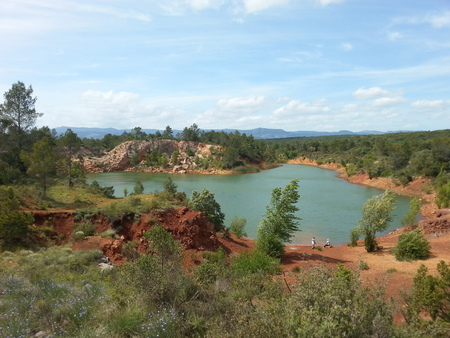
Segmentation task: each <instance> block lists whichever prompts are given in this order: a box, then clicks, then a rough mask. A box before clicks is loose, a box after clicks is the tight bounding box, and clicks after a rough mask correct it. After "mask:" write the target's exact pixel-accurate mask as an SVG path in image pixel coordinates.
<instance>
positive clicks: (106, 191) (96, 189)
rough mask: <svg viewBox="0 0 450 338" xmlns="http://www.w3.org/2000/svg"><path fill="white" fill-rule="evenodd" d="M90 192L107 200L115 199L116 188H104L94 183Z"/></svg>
mask: <svg viewBox="0 0 450 338" xmlns="http://www.w3.org/2000/svg"><path fill="white" fill-rule="evenodd" d="M88 190H89V191H90V192H92V193H94V194H99V195H102V196H104V197H106V198H114V187H113V186H111V187H102V186H100V184H99V183H98V182H97V181H95V180H94V181H92V182H91V184H89V187H88Z"/></svg>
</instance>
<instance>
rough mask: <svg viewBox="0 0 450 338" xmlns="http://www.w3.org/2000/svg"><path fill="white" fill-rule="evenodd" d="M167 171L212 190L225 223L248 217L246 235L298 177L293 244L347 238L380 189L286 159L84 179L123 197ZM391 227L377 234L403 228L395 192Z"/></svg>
mask: <svg viewBox="0 0 450 338" xmlns="http://www.w3.org/2000/svg"><path fill="white" fill-rule="evenodd" d="M169 175H170V176H171V178H172V180H173V181H174V182H175V184H177V185H178V190H179V191H184V192H185V193H186V194H187V196H188V197H190V196H191V194H192V191H193V190H198V191H202V190H203V188H206V189H208V190H209V191H211V192H213V193H214V194H215V198H216V200H217V202H218V203H219V204H220V206H221V209H222V211H223V212H224V213H225V216H226V218H225V225H227V226H228V225H229V224H230V222H231V220H232V219H233V218H234V217H235V216H239V217H244V218H246V219H247V225H246V228H245V230H246V231H247V234H248V237H250V238H255V237H256V228H257V227H258V225H259V222H260V220H261V218H262V217H263V216H264V214H265V211H266V206H267V205H268V204H269V202H270V197H271V194H272V190H273V189H274V188H276V187H281V188H284V187H285V186H286V185H287V184H289V182H290V181H291V180H292V179H294V178H298V179H299V180H300V188H299V192H300V200H299V202H298V207H299V208H300V210H299V212H298V216H299V217H301V221H300V224H299V227H300V229H301V231H300V232H298V233H296V234H295V236H294V237H293V241H292V242H293V243H300V244H309V243H310V240H311V237H312V236H315V237H316V240H317V242H318V244H319V245H323V243H322V242H324V241H325V239H326V238H330V240H331V243H332V244H336V245H338V244H344V243H348V242H349V238H350V237H349V233H350V230H351V229H352V228H353V227H355V226H357V225H358V221H359V219H360V218H361V210H362V207H363V204H364V203H365V202H366V201H367V200H368V199H369V198H371V197H373V196H375V195H379V194H381V193H382V191H381V190H377V189H374V188H369V187H365V186H359V185H355V184H351V183H348V182H347V181H346V180H343V179H340V178H338V177H336V173H335V172H334V171H330V170H324V169H320V168H316V167H311V166H305V165H295V164H288V165H284V166H282V167H280V168H276V169H271V170H265V171H262V172H260V173H256V174H245V175H196V174H188V175H179V174H178V175H175V174H151V173H128V172H126V173H101V174H91V175H89V176H88V181H92V180H96V181H97V182H98V183H99V184H100V185H102V186H114V189H115V195H116V196H117V197H122V196H123V191H124V189H125V188H127V189H128V192H132V191H133V188H134V185H135V183H136V182H137V181H138V180H139V181H141V182H142V183H143V184H144V187H145V191H144V193H151V192H154V191H162V190H163V183H164V181H165V180H166V178H167V176H169ZM397 200H398V204H397V206H396V209H395V210H394V214H395V218H394V221H393V222H392V226H391V227H390V228H389V229H388V230H386V231H385V232H384V233H381V235H383V234H386V233H388V232H390V231H392V230H394V229H396V228H399V227H401V223H400V220H401V218H402V217H403V216H404V215H405V214H406V213H407V212H408V208H409V199H407V198H405V197H400V196H399V197H398V198H397Z"/></svg>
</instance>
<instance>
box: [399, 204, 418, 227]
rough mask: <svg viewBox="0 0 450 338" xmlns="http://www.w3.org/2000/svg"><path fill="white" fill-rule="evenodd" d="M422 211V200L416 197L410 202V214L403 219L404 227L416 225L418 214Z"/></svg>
mask: <svg viewBox="0 0 450 338" xmlns="http://www.w3.org/2000/svg"><path fill="white" fill-rule="evenodd" d="M419 211H420V199H419V198H418V197H414V198H413V199H412V200H411V201H410V202H409V211H408V213H407V214H406V215H405V216H403V218H402V225H403V226H405V225H413V224H415V223H416V220H417V214H418V213H419Z"/></svg>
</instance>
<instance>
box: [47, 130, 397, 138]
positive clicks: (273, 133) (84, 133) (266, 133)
mask: <svg viewBox="0 0 450 338" xmlns="http://www.w3.org/2000/svg"><path fill="white" fill-rule="evenodd" d="M67 129H71V130H72V131H73V132H74V133H76V134H77V135H78V137H80V138H94V139H100V138H103V137H104V136H105V135H106V134H112V135H121V134H122V133H123V132H125V131H126V132H130V131H131V129H115V128H84V127H58V128H55V130H56V132H57V133H58V135H60V134H64V133H65V132H66V130H67ZM204 130H205V131H210V130H215V131H224V132H226V133H232V132H235V131H236V130H237V131H239V132H240V133H241V134H244V133H245V134H246V135H253V137H254V138H255V139H274V138H288V137H314V136H330V135H373V134H387V133H397V132H406V131H404V130H402V131H388V132H381V131H377V130H363V131H359V132H352V131H349V130H340V131H336V132H327V131H306V130H299V131H285V130H283V129H269V128H255V129H247V130H244V129H204ZM142 131H143V132H145V133H147V134H154V133H156V132H157V131H159V132H160V133H162V132H163V131H164V130H159V129H142ZM180 132H182V131H181V130H175V129H174V130H173V134H174V135H177V134H178V133H180Z"/></svg>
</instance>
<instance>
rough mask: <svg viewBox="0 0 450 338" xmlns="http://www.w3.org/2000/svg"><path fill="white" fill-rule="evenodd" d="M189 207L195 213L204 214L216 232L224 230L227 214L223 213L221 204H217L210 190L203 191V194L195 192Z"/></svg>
mask: <svg viewBox="0 0 450 338" xmlns="http://www.w3.org/2000/svg"><path fill="white" fill-rule="evenodd" d="M189 207H190V208H191V209H193V210H195V211H200V212H202V213H203V214H204V215H205V216H206V217H207V218H208V220H209V221H210V222H211V223H212V224H213V225H214V229H215V230H216V231H221V230H223V229H224V225H223V221H224V219H225V214H224V213H223V212H222V210H221V208H220V204H219V203H217V201H216V199H215V197H214V194H213V193H212V192H210V191H209V190H208V189H206V188H205V189H203V191H202V192H201V193H199V192H198V191H197V190H194V191H193V192H192V197H191V202H190V204H189Z"/></svg>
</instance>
